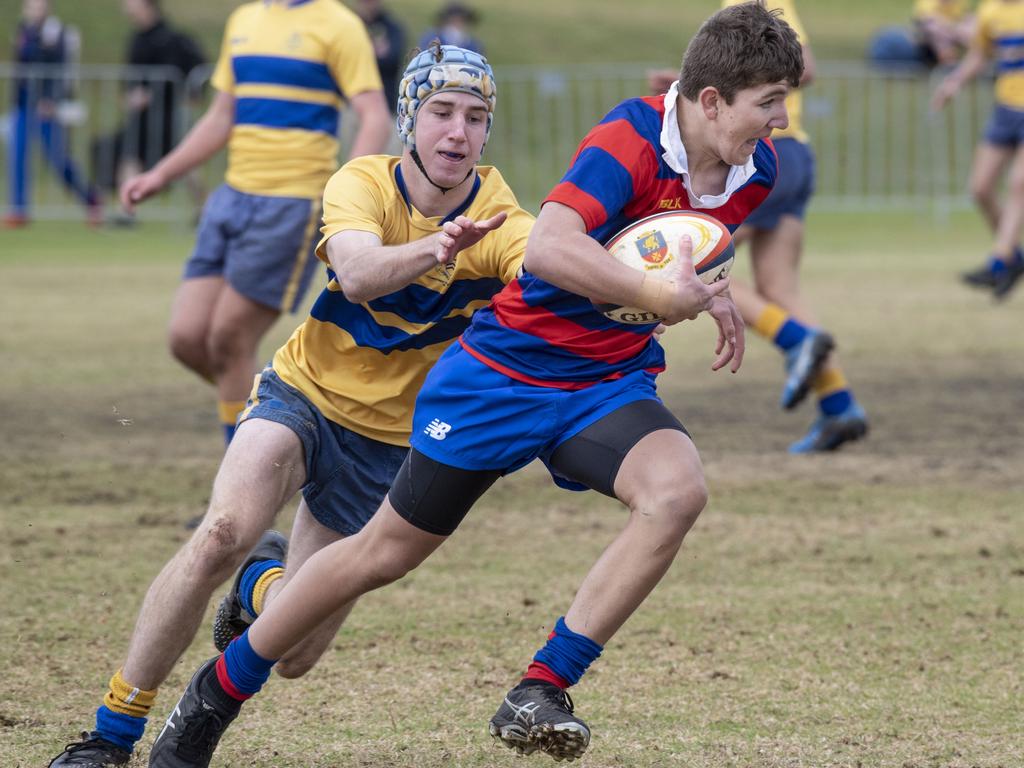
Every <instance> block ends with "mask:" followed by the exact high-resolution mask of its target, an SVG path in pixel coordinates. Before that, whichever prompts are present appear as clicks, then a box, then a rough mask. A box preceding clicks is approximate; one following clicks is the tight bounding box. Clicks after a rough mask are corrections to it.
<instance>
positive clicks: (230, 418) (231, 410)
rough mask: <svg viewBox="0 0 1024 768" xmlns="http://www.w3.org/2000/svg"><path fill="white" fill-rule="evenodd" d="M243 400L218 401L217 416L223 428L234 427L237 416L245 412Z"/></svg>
mask: <svg viewBox="0 0 1024 768" xmlns="http://www.w3.org/2000/svg"><path fill="white" fill-rule="evenodd" d="M245 402H246V401H245V400H218V401H217V415H218V416H219V417H220V423H221V424H223V425H224V426H226V427H227V426H231V427H233V426H235V421H236V420H237V419H238V414H240V413H241V412H242V411H244V410H245Z"/></svg>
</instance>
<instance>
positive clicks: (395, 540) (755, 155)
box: [153, 3, 803, 768]
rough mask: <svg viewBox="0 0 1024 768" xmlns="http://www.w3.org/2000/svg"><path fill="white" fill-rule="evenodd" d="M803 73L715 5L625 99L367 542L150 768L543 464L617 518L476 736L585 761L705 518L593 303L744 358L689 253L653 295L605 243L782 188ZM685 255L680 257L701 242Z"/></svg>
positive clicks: (312, 563) (478, 325)
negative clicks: (601, 705)
mask: <svg viewBox="0 0 1024 768" xmlns="http://www.w3.org/2000/svg"><path fill="white" fill-rule="evenodd" d="M802 69H803V64H802V61H801V53H800V44H799V42H798V41H797V39H796V35H795V34H794V33H793V31H792V30H791V29H789V27H788V26H787V25H786V24H785V23H784V22H783V21H781V20H780V19H779V18H778V17H776V16H773V15H771V14H769V13H768V12H767V11H766V10H765V9H764V7H763V6H762V5H759V4H756V3H746V4H744V5H741V6H737V7H735V8H727V9H725V10H722V11H719V12H718V13H717V14H716V15H715V16H713V17H711V18H710V19H709V20H708V21H707V22H705V24H704V25H703V26H702V27H701V29H700V30H699V31H698V32H697V34H696V35H695V36H694V38H693V40H692V41H691V42H690V45H689V47H688V48H687V52H686V55H685V57H684V59H683V65H682V72H681V74H680V84H678V85H677V84H674V85H673V87H672V88H671V90H670V91H669V93H668V94H667V95H665V96H662V97H657V96H655V97H647V98H635V99H629V100H627V101H625V102H622V103H621V104H619V105H617V106H616V107H615V108H613V110H612V111H611V112H610V113H609V114H608V115H607V116H605V118H604V119H603V120H602V121H601V122H600V123H599V124H598V125H596V126H595V127H594V128H593V129H591V131H590V132H589V133H588V134H587V136H586V137H585V138H584V139H583V141H582V142H581V144H580V147H579V150H578V151H577V153H576V154H575V156H574V157H573V160H572V162H571V165H570V167H569V169H568V170H567V171H566V173H565V175H564V176H563V180H562V182H561V183H559V184H558V185H556V186H555V188H554V189H553V190H552V192H551V193H550V194H549V195H548V197H547V199H546V200H545V202H544V204H543V206H542V208H541V212H540V215H539V216H538V218H537V223H536V224H535V226H534V227H533V230H532V232H531V234H530V239H529V242H528V244H527V248H526V255H525V260H524V263H523V271H522V273H521V274H520V275H519V277H517V278H516V280H515V281H513V282H512V283H510V284H509V285H508V286H507V287H506V288H504V289H503V290H502V291H501V292H500V293H499V294H498V295H497V296H495V298H494V301H493V302H492V303H491V305H490V306H489V307H487V308H485V309H482V310H480V311H478V312H477V313H476V314H475V315H474V316H473V319H472V322H471V323H470V324H469V327H468V328H467V329H466V331H465V332H464V333H463V334H462V336H461V337H460V339H459V343H457V344H453V345H451V346H450V347H449V348H448V350H447V351H446V352H445V353H444V355H442V357H441V358H440V360H439V361H438V363H437V365H436V366H434V368H433V369H432V370H431V371H430V374H429V375H428V376H427V379H426V381H425V382H424V385H423V389H422V390H421V391H420V394H419V396H418V398H417V401H416V411H415V414H414V417H413V428H412V434H411V437H410V444H411V448H412V450H411V451H410V452H409V454H408V456H407V457H406V459H405V462H404V463H403V464H402V468H401V469H400V470H399V472H398V475H397V476H396V477H395V480H394V482H393V484H392V487H391V490H390V491H389V492H388V495H387V498H386V499H385V501H384V503H383V504H382V505H381V508H380V509H379V510H378V512H377V513H376V514H375V515H374V516H373V518H372V519H371V520H370V521H369V522H368V523H367V525H366V526H365V527H364V528H363V529H362V530H361V531H360V532H359V533H357V534H355V535H353V536H350V537H347V538H346V539H344V540H342V541H338V542H335V543H333V544H331V545H330V546H328V547H325V548H324V549H323V550H321V551H320V552H319V553H317V554H316V555H315V556H314V557H311V558H310V559H309V560H307V561H306V563H305V564H304V565H303V567H302V568H300V569H299V570H298V571H297V572H296V574H295V576H294V577H293V578H292V580H291V581H290V582H289V583H288V584H287V585H286V586H285V587H284V588H283V590H282V591H281V593H280V594H279V595H278V596H277V598H276V599H275V600H274V602H273V603H272V604H271V605H270V606H269V607H267V608H266V610H265V611H264V612H263V613H262V614H261V615H260V616H259V617H258V618H257V619H256V620H255V622H254V623H253V624H252V625H251V626H250V627H249V628H248V629H247V630H246V631H245V632H244V633H243V634H242V635H241V636H239V637H238V638H236V639H235V640H234V641H232V642H231V644H230V645H229V646H228V647H227V650H226V651H225V652H224V654H223V655H222V656H220V657H218V658H215V659H211V660H210V661H208V662H206V663H205V664H203V665H202V666H201V667H200V669H199V671H198V672H197V673H196V674H195V676H193V678H192V680H191V682H190V683H189V685H188V686H187V688H186V690H185V693H184V695H183V696H182V698H181V699H180V700H179V702H178V704H177V706H175V708H174V713H175V714H174V715H173V716H172V718H171V720H170V721H169V726H168V728H166V729H165V730H164V731H163V733H162V734H161V736H160V737H159V738H158V739H157V742H156V744H155V746H154V748H153V754H155V755H159V756H160V757H161V758H162V757H163V756H164V755H170V754H171V752H172V750H173V749H174V748H175V745H181V744H185V743H188V741H189V737H188V736H187V735H182V725H183V724H187V723H195V725H190V726H187V727H188V728H190V729H191V731H192V732H194V733H199V732H200V731H201V728H202V726H203V722H204V721H213V718H216V723H217V724H219V725H220V726H222V727H218V728H217V733H215V734H214V733H213V731H214V726H213V725H210V726H209V728H208V731H209V733H210V735H208V736H207V737H206V738H205V739H204V742H203V743H204V746H209V747H210V748H211V749H212V748H213V747H214V746H215V744H216V740H217V739H218V738H219V737H220V731H221V730H223V727H226V725H227V724H229V723H230V722H231V721H232V720H233V719H234V717H236V716H237V713H238V712H239V711H240V708H241V706H242V703H243V702H244V701H245V700H246V699H248V698H250V697H251V696H252V695H254V694H255V693H256V692H257V691H259V690H260V688H261V687H262V685H263V683H264V682H265V681H266V680H267V678H268V677H269V675H270V671H271V669H272V668H273V666H274V664H275V663H276V660H277V659H279V658H281V656H282V655H283V654H286V653H288V652H289V650H290V649H292V648H293V647H294V645H295V643H297V642H300V641H301V640H302V639H303V638H304V637H306V636H307V635H308V633H309V632H310V631H312V630H314V629H315V628H316V627H317V626H319V625H321V624H322V622H323V621H324V620H326V619H327V618H328V617H330V616H332V615H334V614H335V612H336V611H338V610H340V609H342V608H343V607H344V606H345V605H347V604H349V603H350V602H351V601H352V600H354V599H356V598H358V597H359V596H360V595H362V594H365V593H366V592H368V591H370V590H372V589H376V588H378V587H382V586H384V585H385V584H388V583H390V582H392V581H395V580H397V579H400V578H402V577H403V576H404V575H405V574H406V573H408V572H409V571H410V570H412V569H413V568H416V567H417V566H418V565H419V564H420V563H422V562H423V561H424V560H425V559H426V558H427V557H429V556H430V554H431V553H432V552H434V551H435V550H436V549H437V548H438V547H440V546H441V545H442V544H443V543H444V542H445V541H446V540H447V538H448V537H449V536H450V535H451V534H452V533H453V532H454V531H455V530H456V529H457V527H458V526H459V524H460V522H461V521H462V519H463V517H464V516H465V515H466V513H467V512H468V511H469V509H470V508H471V507H472V506H473V504H474V503H475V502H476V500H477V499H478V498H479V497H480V495H481V494H483V493H484V492H486V490H487V489H488V488H489V487H490V486H491V485H492V484H493V483H494V482H495V481H496V480H497V479H498V478H499V477H501V476H502V475H504V474H507V473H510V472H513V471H515V470H517V469H519V468H521V467H523V466H525V465H526V464H528V463H530V462H531V461H532V460H533V459H535V458H539V459H541V460H542V461H543V462H544V463H545V464H546V465H547V467H548V468H549V470H550V471H551V474H552V476H553V478H554V479H555V481H556V483H558V484H559V485H560V486H563V487H568V488H573V489H575V490H585V489H586V488H593V489H595V490H598V491H600V492H601V493H604V494H606V495H608V496H611V497H613V498H617V499H619V500H620V501H621V502H622V503H623V504H624V505H625V506H626V507H628V509H629V515H628V519H627V520H626V521H625V525H624V527H623V529H622V530H621V532H619V533H618V534H617V535H616V537H615V539H614V541H612V542H611V543H610V544H609V545H608V547H607V549H605V551H604V553H603V554H602V555H601V556H600V557H599V558H598V560H597V562H596V563H595V564H594V565H593V566H592V567H591V569H590V570H589V572H588V574H587V575H586V577H585V578H584V580H583V583H582V585H581V586H580V588H579V591H578V592H577V593H576V595H575V597H574V599H573V602H572V605H571V606H570V608H569V610H568V611H567V612H566V614H565V616H564V617H561V618H559V619H557V621H555V622H553V625H554V631H553V632H552V633H551V635H550V636H549V638H548V640H547V643H546V644H545V645H544V647H543V648H542V649H541V650H540V651H538V653H537V654H536V655H535V656H534V658H533V662H532V663H531V664H530V665H529V667H528V668H527V669H526V673H525V675H524V676H523V679H522V680H521V681H520V683H519V684H518V685H516V686H515V687H514V688H513V689H512V690H511V691H509V692H508V694H507V695H506V696H505V697H504V700H503V702H502V704H501V707H500V708H499V710H498V712H497V713H496V714H495V715H494V717H493V718H492V719H491V721H490V725H489V730H490V732H491V734H492V735H493V736H495V737H497V738H499V739H501V741H502V742H503V743H504V744H506V745H507V746H509V747H511V748H513V749H515V750H516V751H518V752H520V753H521V754H530V753H531V752H535V751H538V750H540V751H542V752H544V753H546V754H549V755H551V756H552V757H553V758H555V759H556V760H562V759H575V758H578V757H580V756H581V755H582V754H583V752H584V751H585V750H586V749H587V746H588V744H589V742H590V730H589V728H588V726H587V725H586V724H585V723H584V722H583V721H582V720H581V719H579V718H578V717H577V716H576V715H575V714H574V713H573V705H572V702H571V700H570V699H569V697H568V695H567V693H566V689H567V688H568V687H569V686H571V685H573V684H575V683H576V682H578V681H579V679H580V678H581V677H582V675H583V674H584V672H585V671H586V670H587V668H588V667H589V666H590V664H591V663H592V662H593V661H595V660H596V659H597V657H598V656H599V655H600V654H601V651H602V646H603V645H604V644H605V643H607V642H608V641H609V640H610V638H611V637H612V636H614V635H615V633H616V632H617V631H618V629H619V628H620V627H621V626H622V625H623V624H624V623H625V622H626V621H627V620H628V618H629V617H630V616H631V615H632V614H633V612H634V611H635V610H636V609H637V608H639V606H640V605H641V604H642V603H643V601H644V600H645V599H646V597H647V595H648V594H649V593H650V591H651V590H652V589H654V587H655V586H656V585H657V584H658V582H659V581H660V580H661V578H662V577H663V576H664V575H665V573H666V571H667V570H668V568H669V566H670V565H671V563H672V561H673V559H674V558H675V556H676V553H677V552H678V550H679V547H680V546H681V545H682V542H683V538H684V537H685V536H686V534H687V532H688V530H689V529H690V527H691V526H692V525H693V523H694V522H695V521H696V518H697V516H698V515H699V514H700V512H701V510H702V509H703V507H704V505H705V503H706V501H707V487H706V484H705V480H704V476H703V469H702V467H701V463H700V458H699V456H698V454H697V449H696V447H695V446H694V444H693V442H692V441H691V440H690V437H689V435H688V434H687V432H686V430H685V429H684V427H683V426H682V424H681V423H680V422H679V420H678V419H677V418H676V417H675V416H674V415H672V413H670V412H669V411H668V409H667V408H666V407H665V405H664V403H662V402H661V400H660V399H658V397H657V394H656V384H655V379H656V376H657V374H658V373H659V372H660V371H662V370H664V367H665V356H664V350H663V349H662V348H661V346H660V345H659V344H658V342H657V341H656V340H655V339H654V338H653V336H652V334H653V333H654V331H655V330H656V328H657V327H658V323H651V324H648V325H643V326H638V325H623V324H621V323H617V322H615V321H614V320H611V319H609V318H607V317H606V316H604V315H603V314H602V313H601V312H600V311H599V310H598V309H596V308H595V307H594V304H593V302H592V300H591V299H590V298H588V297H601V300H602V301H607V302H609V303H614V304H620V305H624V306H633V307H640V308H642V309H646V310H648V311H651V312H654V313H655V314H656V316H658V317H662V318H664V321H665V323H666V324H673V323H677V322H681V321H682V320H691V319H694V318H696V317H697V316H698V315H699V314H700V313H701V312H705V311H707V312H709V313H710V314H711V316H712V317H713V318H714V320H715V322H716V323H717V324H718V330H719V337H718V342H717V346H716V349H715V352H716V355H717V356H716V359H715V360H714V362H713V363H712V369H713V370H720V369H722V368H724V367H725V366H727V365H729V366H730V369H731V370H732V371H734V372H735V371H736V370H738V368H739V366H740V364H741V362H742V357H743V322H742V320H741V318H740V316H739V312H738V311H737V309H736V307H735V306H734V305H733V303H732V301H731V300H730V299H729V298H728V293H727V292H726V291H727V288H728V280H723V281H720V282H718V283H714V284H712V285H705V284H704V283H703V282H702V281H701V280H700V278H698V277H697V275H696V273H695V272H694V270H693V267H692V263H691V262H690V261H689V260H688V259H687V258H686V256H685V255H684V257H683V263H684V264H688V265H689V270H688V271H686V270H685V268H684V271H683V272H682V273H680V274H679V275H678V276H677V277H676V278H675V279H661V278H659V277H656V276H654V275H653V274H648V273H644V272H641V271H638V270H634V269H631V268H629V267H627V266H625V265H623V264H621V263H619V262H617V261H616V260H615V259H613V258H611V256H610V255H609V254H608V252H607V251H606V250H604V248H603V247H602V246H601V243H602V242H604V241H605V240H606V239H607V238H608V237H609V236H610V235H612V234H614V233H615V232H617V231H620V230H621V229H622V228H623V227H624V226H627V225H629V224H632V223H633V222H635V221H637V220H639V219H642V218H644V217H646V216H648V215H650V214H653V213H656V212H658V211H663V210H665V205H664V204H665V202H666V201H670V202H671V201H679V202H677V203H676V205H677V206H678V207H679V208H682V209H684V210H695V209H699V210H702V211H704V212H706V213H708V214H709V215H712V216H715V217H716V218H719V219H720V220H721V221H722V223H723V224H725V225H726V226H728V227H729V229H730V230H734V229H735V228H736V226H738V225H739V224H740V222H742V221H743V219H744V218H745V217H746V215H747V214H748V213H749V212H750V211H751V210H752V209H754V208H755V207H756V206H757V205H759V204H760V203H761V202H762V201H763V200H764V199H765V197H766V196H767V195H768V193H769V191H770V190H771V187H772V185H773V183H774V182H775V177H776V160H775V153H774V151H773V150H772V148H771V145H770V144H769V143H768V142H766V141H763V140H764V139H767V137H768V136H769V135H770V134H771V131H772V129H773V128H775V127H779V128H782V127H785V125H786V107H785V96H786V94H787V92H788V90H789V88H790V87H795V86H796V85H797V83H798V81H799V77H800V73H801V71H802ZM436 98H437V97H435V99H436ZM432 101H434V99H431V101H428V102H427V104H428V106H429V105H430V103H431V102H432ZM680 247H681V249H682V251H683V253H684V254H686V255H688V253H689V251H688V249H690V248H692V243H690V242H689V240H688V239H684V240H683V241H682V242H681V243H680ZM548 535H550V533H548ZM204 754H208V752H204ZM166 764H167V765H170V763H169V762H168V763H166ZM160 765H164V763H160ZM188 765H196V766H199V765H200V764H199V763H190V764H188ZM202 765H205V763H203V764H202ZM182 768H184V764H182Z"/></svg>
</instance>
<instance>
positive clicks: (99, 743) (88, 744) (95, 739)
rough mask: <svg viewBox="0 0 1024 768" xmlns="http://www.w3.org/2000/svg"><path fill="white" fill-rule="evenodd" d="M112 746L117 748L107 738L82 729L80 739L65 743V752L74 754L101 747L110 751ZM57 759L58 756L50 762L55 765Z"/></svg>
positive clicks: (100, 748)
mask: <svg viewBox="0 0 1024 768" xmlns="http://www.w3.org/2000/svg"><path fill="white" fill-rule="evenodd" d="M111 747H114V748H116V745H113V744H111V743H110V742H109V741H107V740H106V739H101V738H100V737H99V736H92V735H90V733H89V732H88V731H82V734H81V737H80V738H79V740H78V741H72V742H71V743H70V744H65V745H64V752H63V754H66V755H73V754H75V753H76V752H82V751H84V750H86V749H99V750H106V751H108V752H109V751H110V748H111ZM56 759H57V758H56V757H55V758H53V760H51V761H50V763H49V764H50V765H53V762H54V760H56Z"/></svg>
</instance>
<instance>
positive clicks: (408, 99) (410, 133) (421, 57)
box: [397, 45, 497, 149]
mask: <svg viewBox="0 0 1024 768" xmlns="http://www.w3.org/2000/svg"><path fill="white" fill-rule="evenodd" d="M441 91H458V92H460V93H469V94H472V95H473V96H476V97H478V98H479V99H481V100H482V101H483V102H484V104H486V105H487V133H486V134H485V135H484V144H486V143H487V138H488V137H489V136H490V135H491V123H492V122H493V120H494V103H495V101H496V100H497V89H496V88H495V85H494V72H492V71H491V65H490V64H488V63H487V59H485V58H484V57H483V56H481V55H480V54H479V53H474V52H473V51H468V50H466V49H465V48H459V47H458V46H457V45H432V46H431V47H430V48H428V49H427V50H425V51H422V52H421V53H419V54H417V55H416V56H415V57H414V58H413V60H412V61H410V62H409V65H408V66H407V67H406V68H405V72H404V74H403V75H402V82H401V84H400V85H399V86H398V119H397V125H398V136H399V138H401V140H402V143H403V144H405V146H407V147H409V149H415V148H416V113H417V112H418V111H419V109H420V107H421V106H423V102H425V101H426V100H427V99H429V98H430V97H431V96H433V95H435V94H437V93H440V92H441Z"/></svg>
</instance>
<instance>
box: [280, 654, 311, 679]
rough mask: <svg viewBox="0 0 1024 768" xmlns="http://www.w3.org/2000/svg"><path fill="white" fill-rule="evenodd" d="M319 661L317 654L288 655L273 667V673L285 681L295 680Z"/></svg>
mask: <svg viewBox="0 0 1024 768" xmlns="http://www.w3.org/2000/svg"><path fill="white" fill-rule="evenodd" d="M319 660H320V654H319V653H317V654H313V653H304V652H301V651H300V652H299V653H296V654H294V655H293V654H291V653H289V654H288V655H287V656H285V657H284V658H282V659H281V660H280V661H279V662H277V664H275V665H274V671H275V672H277V674H278V675H279V676H280V677H283V678H284V679H286V680H297V679H298V678H300V677H302V676H303V675H305V674H306V673H307V672H309V671H310V670H311V669H312V668H313V667H315V666H316V663H317V662H318V661H319Z"/></svg>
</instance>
